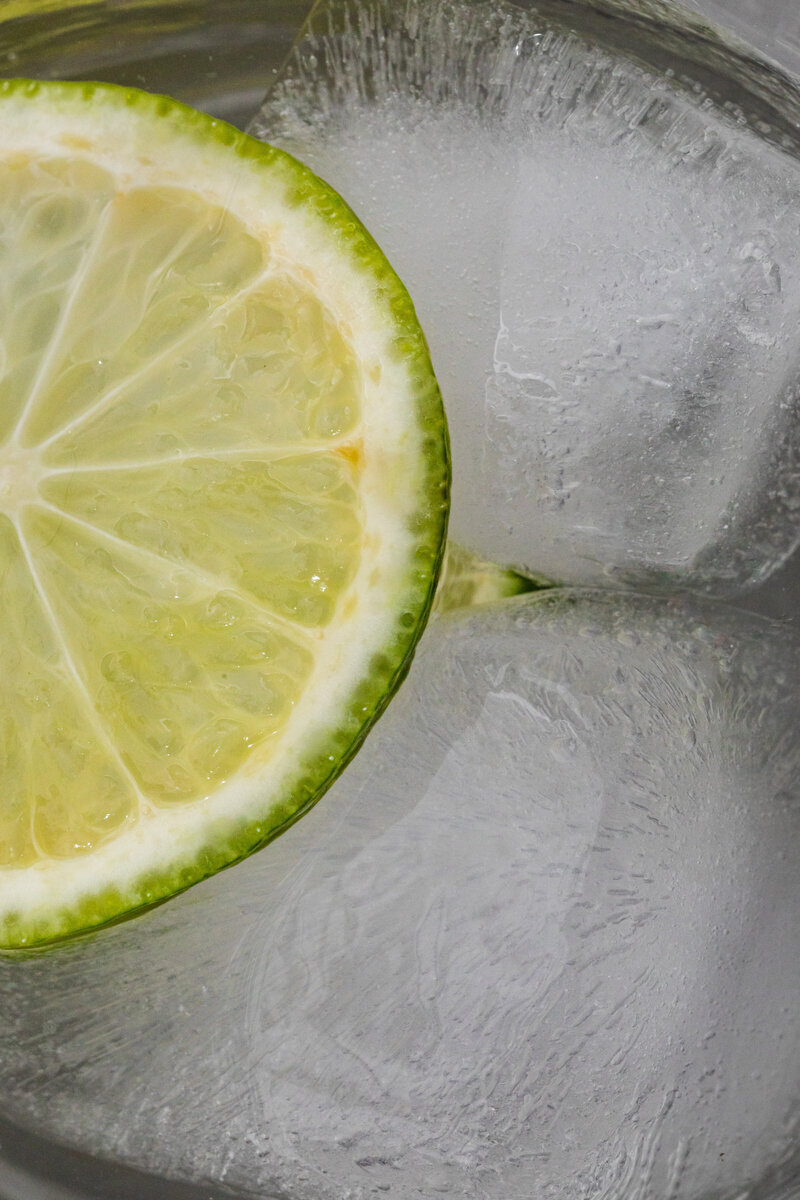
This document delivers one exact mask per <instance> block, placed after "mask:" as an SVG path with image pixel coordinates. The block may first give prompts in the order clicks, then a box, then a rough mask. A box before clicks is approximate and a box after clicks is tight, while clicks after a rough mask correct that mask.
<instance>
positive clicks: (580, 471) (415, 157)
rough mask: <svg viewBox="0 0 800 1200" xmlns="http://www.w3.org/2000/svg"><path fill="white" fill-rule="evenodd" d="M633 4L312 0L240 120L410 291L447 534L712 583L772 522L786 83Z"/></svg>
mask: <svg viewBox="0 0 800 1200" xmlns="http://www.w3.org/2000/svg"><path fill="white" fill-rule="evenodd" d="M612 7H613V6H612ZM623 9H624V6H623ZM646 11H647V6H644V7H642V6H639V5H637V6H635V9H634V15H635V14H638V16H636V18H635V20H632V21H631V22H628V23H627V24H626V22H625V20H624V19H623V18H622V17H619V16H618V17H617V18H613V17H611V16H608V15H607V16H606V17H605V18H598V17H597V13H596V11H595V12H594V15H593V16H592V15H591V12H590V11H589V9H588V8H585V7H584V6H581V5H575V4H558V3H555V2H550V3H547V4H542V5H541V6H536V7H535V8H534V7H533V6H531V7H530V11H523V9H522V8H518V7H516V6H514V5H510V4H502V3H500V4H498V3H484V2H481V0H475V2H468V0H431V2H429V3H425V4H422V3H418V2H414V0H400V2H397V0H366V3H359V4H358V5H354V4H351V3H349V2H348V0H329V2H328V3H322V4H321V5H318V6H317V8H316V9H315V12H314V16H313V18H312V21H311V23H310V25H309V27H308V29H307V31H306V35H305V37H304V38H302V39H301V40H300V42H299V44H298V46H297V47H296V49H295V52H294V54H293V56H292V57H291V58H290V60H289V62H288V64H287V66H286V67H285V69H284V72H283V75H282V77H281V78H280V79H279V80H278V82H277V84H276V85H275V86H274V88H273V89H272V91H271V93H270V95H269V96H268V98H267V102H266V104H265V106H264V108H263V110H262V112H261V114H260V116H259V117H258V118H257V121H256V124H255V127H254V128H255V131H256V132H257V133H259V135H260V136H263V137H265V138H267V139H268V140H270V141H273V142H276V143H277V144H279V145H282V146H284V147H285V148H286V149H288V150H290V151H291V152H293V153H295V154H296V155H297V156H298V157H300V158H302V159H303V160H304V161H306V162H307V163H308V164H309V165H310V166H311V167H312V168H313V169H314V170H315V171H317V172H318V173H319V174H321V175H322V176H323V177H324V178H326V179H328V180H329V182H330V183H331V184H332V185H333V186H334V187H335V188H336V189H337V190H338V191H340V192H341V194H342V195H343V196H344V197H345V199H346V200H347V201H348V202H349V203H350V204H352V206H353V207H354V208H355V210H356V211H357V212H358V214H359V215H360V216H361V217H362V219H363V220H364V222H365V223H366V225H367V226H368V228H369V229H370V230H371V231H372V233H373V234H374V235H375V237H376V238H377V240H378V242H379V243H380V244H381V245H382V247H383V248H384V250H385V251H386V252H387V254H388V256H389V258H390V260H391V261H392V262H393V264H394V265H395V267H396V269H397V271H398V273H399V274H400V276H401V278H402V279H403V280H404V282H405V283H406V285H407V286H408V288H409V290H410V292H411V294H412V297H413V299H414V301H415V304H416V306H417V309H418V312H419V315H420V318H421V320H422V324H423V327H424V328H425V330H426V333H427V336H428V339H429V342H430V345H431V351H432V356H433V360H434V366H435V367H436V370H437V374H438V377H439V380H440V383H441V386H442V390H443V393H444V397H445V402H446V406H447V410H448V414H449V419H450V426H451V437H452V444H453V459H454V488H453V512H452V520H451V533H452V536H453V537H454V538H455V539H456V540H458V541H460V542H462V543H464V544H466V545H468V546H469V547H470V548H471V549H473V550H475V551H476V552H478V553H480V554H482V555H484V556H486V557H490V558H495V559H497V560H501V561H504V562H507V563H509V564H513V565H515V566H517V567H520V568H522V569H528V570H532V571H535V572H538V573H541V574H544V575H549V576H551V577H552V578H555V579H558V580H562V581H571V582H578V583H608V582H609V579H610V578H615V577H616V578H618V579H619V578H623V579H625V580H639V581H642V580H646V581H651V580H662V579H672V580H673V581H674V580H677V581H678V582H680V583H688V584H692V585H698V586H701V587H706V588H711V589H714V590H718V591H722V592H725V591H735V590H737V589H738V588H740V587H741V586H742V585H744V584H747V583H751V582H754V581H757V580H759V579H761V578H763V577H765V576H766V575H767V574H769V572H770V571H771V570H772V569H773V568H774V567H775V566H776V565H777V564H779V563H780V562H781V561H782V560H783V559H784V558H785V557H786V556H787V555H788V554H789V553H790V552H791V550H792V548H793V547H794V546H795V545H796V544H797V542H798V538H799V537H800V434H798V428H800V422H798V367H799V365H800V219H798V206H797V196H798V189H799V188H800V159H799V158H798V155H797V147H796V146H791V147H790V145H789V143H788V141H787V135H782V134H780V132H779V130H778V126H779V125H780V112H781V104H782V103H783V101H784V100H785V101H786V111H787V112H788V111H789V110H790V108H791V105H790V100H791V99H792V97H794V101H795V103H796V101H797V97H796V94H795V93H792V90H791V87H790V85H789V84H788V83H786V82H785V81H782V80H781V79H780V77H777V76H776V77H775V79H774V81H773V91H774V101H775V111H774V113H773V114H772V115H773V118H774V122H775V127H774V128H771V127H769V125H768V123H767V121H766V119H765V117H764V114H763V112H761V110H760V109H759V113H760V115H754V114H755V113H756V109H758V106H759V104H760V103H761V101H760V100H758V98H757V96H756V91H757V89H756V87H755V84H753V90H752V94H751V93H750V92H748V90H747V84H748V81H750V79H751V75H750V74H749V73H748V72H751V73H752V72H753V71H755V68H754V67H753V68H751V67H750V66H748V65H747V64H746V63H744V62H743V61H742V60H741V59H740V58H738V57H737V55H736V53H735V52H734V51H733V50H730V51H727V50H726V49H725V47H724V45H723V44H722V43H720V44H719V45H713V43H709V38H708V37H707V36H706V37H705V39H704V41H703V42H702V43H699V44H701V46H704V47H705V50H704V52H705V54H706V58H707V61H704V62H703V64H702V65H700V64H698V63H695V64H694V67H693V65H692V63H691V62H688V63H687V62H686V61H683V60H681V59H680V57H679V55H678V51H676V50H675V46H676V45H678V47H679V49H683V50H685V49H686V48H687V46H691V45H692V43H691V40H690V38H689V37H684V39H683V42H682V43H681V42H679V41H678V42H676V40H675V39H676V38H678V39H679V38H680V34H679V33H676V31H675V29H674V28H671V27H670V26H669V24H668V22H667V21H666V18H664V20H662V21H661V22H660V23H659V22H656V23H654V24H652V27H649V26H648V24H647V22H646V21H645V20H644V18H643V17H642V15H641V14H642V12H646ZM587 13H588V14H589V15H588V16H587ZM581 22H583V24H581ZM579 27H580V28H579ZM576 29H577V30H578V31H576ZM626 39H627V41H626ZM648 39H649V40H648ZM670 53H672V55H673V57H672V58H670ZM676 55H678V56H677V57H676ZM712 60H713V63H714V67H713V70H715V71H716V72H717V74H716V75H714V74H713V70H712V69H711V67H710V65H709V64H711V63H712ZM693 69H694V75H692V71H693ZM753 77H755V76H753ZM719 88H722V89H727V91H724V92H722V93H720V94H717V91H715V89H719ZM782 89H783V90H782ZM748 102H749V103H750V111H746V110H745V107H746V105H747V103H748ZM743 106H745V107H743ZM762 107H763V105H762ZM782 139H783V140H782Z"/></svg>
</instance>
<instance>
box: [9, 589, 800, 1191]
mask: <svg viewBox="0 0 800 1200" xmlns="http://www.w3.org/2000/svg"><path fill="white" fill-rule="evenodd" d="M799 674H800V648H799V647H798V644H797V642H796V640H794V639H793V638H792V636H791V635H789V634H788V633H787V632H786V630H785V629H783V628H781V627H779V626H776V625H772V624H770V623H768V622H765V621H761V620H759V619H758V618H755V617H747V616H744V615H737V614H735V613H733V612H728V611H726V610H724V609H718V610H717V611H716V612H702V611H697V610H694V609H691V608H688V607H687V606H686V605H684V604H681V603H678V602H675V601H673V602H671V603H669V604H664V605H663V606H661V605H655V604H653V603H652V602H647V601H642V600H640V599H637V598H634V597H630V598H627V599H624V598H619V597H614V596H613V595H610V594H605V596H603V595H602V594H598V595H596V596H595V597H594V598H591V597H590V598H585V597H584V598H580V597H578V598H576V597H575V596H572V597H570V596H569V594H567V595H566V596H563V597H558V596H555V597H553V596H552V595H551V597H549V598H548V597H546V596H544V597H541V598H530V597H526V598H524V599H519V600H516V601H508V602H505V603H504V604H502V605H499V606H497V607H496V608H494V610H492V611H489V610H483V611H476V612H474V613H472V614H470V613H466V614H465V613H462V614H460V615H457V616H452V617H447V618H441V619H438V620H436V621H434V622H433V623H432V625H431V627H430V628H429V630H428V632H427V633H426V635H425V637H424V639H423V643H422V646H421V649H420V652H419V654H418V657H417V660H416V662H415V664H414V666H413V668H412V671H411V675H410V677H409V680H408V682H407V683H406V684H405V685H404V687H403V688H402V689H401V692H400V694H399V696H398V697H397V699H396V700H395V702H394V703H393V704H392V705H391V706H390V708H389V710H388V712H387V714H386V715H385V717H384V718H383V719H382V721H381V722H380V723H379V725H378V727H377V728H376V730H375V731H374V733H373V734H372V735H371V737H370V739H369V740H368V742H367V744H366V746H365V747H364V749H363V751H362V752H361V754H360V755H359V757H358V758H357V759H356V760H355V762H354V763H353V764H351V766H350V767H349V768H348V769H347V771H346V772H345V774H344V775H343V776H342V777H341V779H340V780H339V781H338V782H337V784H336V785H335V786H334V788H333V790H332V791H331V793H330V794H329V795H328V796H327V797H326V798H325V799H324V800H323V801H322V802H321V803H320V805H319V806H318V807H317V808H316V809H315V810H314V811H313V812H312V813H311V814H310V815H309V816H308V817H307V818H305V819H304V820H303V821H302V822H301V823H300V824H299V825H297V826H295V827H294V828H292V829H291V830H289V831H288V832H287V834H286V835H285V836H284V837H282V838H281V839H279V840H278V841H277V842H276V843H275V844H274V845H273V846H272V847H270V848H269V850H267V851H266V852H264V853H263V854H261V855H258V856H256V857H255V858H253V859H251V860H249V861H248V862H246V863H243V864H241V865H240V866H239V867H237V868H235V869H234V870H233V871H231V872H225V873H223V874H222V875H220V876H217V877H216V878H215V879H213V880H210V881H209V882H208V883H207V884H204V885H202V886H201V887H200V888H197V889H195V890H193V891H192V892H190V893H187V894H186V895H185V896H183V897H179V898H178V899H177V900H176V901H175V902H173V903H171V904H169V905H167V906H166V907H165V908H163V909H161V910H159V911H156V912H154V913H151V914H149V915H147V916H145V917H142V918H140V919H138V920H136V921H134V922H133V923H131V924H129V925H127V926H122V927H119V928H117V929H113V930H109V931H107V932H106V933H104V934H102V935H100V936H98V937H96V938H95V939H93V940H91V941H89V942H87V943H86V944H83V945H75V946H72V947H67V948H63V949H60V950H57V951H54V952H51V953H48V954H47V955H45V956H41V957H38V958H32V959H30V960H27V961H14V962H10V963H9V962H4V961H1V960H0V1012H1V1014H2V1019H0V1095H2V1097H3V1100H2V1109H3V1110H4V1111H5V1112H6V1114H8V1115H10V1116H12V1117H13V1118H14V1119H16V1120H17V1121H22V1122H25V1123H29V1124H33V1125H34V1126H35V1127H36V1128H37V1129H39V1130H40V1131H43V1132H45V1133H47V1134H49V1135H50V1136H51V1137H55V1138H58V1139H61V1140H64V1141H66V1142H67V1143H69V1144H72V1145H80V1146H82V1147H84V1148H85V1149H88V1150H90V1151H92V1152H94V1153H96V1154H99V1155H105V1156H109V1157H113V1158H117V1159H123V1160H126V1161H128V1162H131V1163H134V1164H136V1165H138V1166H139V1167H143V1168H146V1169H148V1170H150V1171H153V1172H156V1173H158V1174H161V1175H163V1176H172V1177H176V1178H184V1179H193V1180H198V1181H207V1182H208V1184H209V1186H211V1184H213V1183H224V1184H226V1185H228V1186H230V1187H231V1188H233V1189H238V1192H237V1194H239V1192H240V1193H241V1194H242V1195H243V1196H251V1197H255V1196H257V1197H259V1198H260V1200H268V1198H269V1197H283V1198H284V1200H367V1198H372V1197H374V1196H379V1195H384V1194H386V1195H388V1196H391V1197H395V1198H397V1200H412V1198H413V1200H418V1197H420V1196H422V1197H425V1198H426V1200H427V1198H431V1200H432V1198H434V1197H436V1196H438V1195H452V1196H454V1197H458V1200H462V1198H464V1200H473V1198H474V1200H478V1198H480V1200H533V1198H535V1200H540V1198H541V1200H556V1198H558V1200H589V1198H591V1200H599V1198H601V1197H602V1198H603V1200H709V1198H710V1197H713V1198H714V1200H743V1198H744V1197H748V1198H752V1200H756V1198H758V1200H779V1198H780V1200H785V1198H786V1197H788V1195H789V1191H788V1190H787V1185H786V1180H787V1179H789V1178H792V1177H794V1178H795V1181H796V1178H797V1175H796V1174H795V1175H794V1176H792V1171H793V1170H794V1171H796V1169H797V1167H798V1165H799V1164H798V1162H797V1161H796V1160H794V1162H793V1160H792V1153H793V1147H795V1148H796V1145H797V1134H798V1131H799V1130H800V1086H799V1085H800V1054H799V1052H798V1046H799V1042H798V1035H799V1034H800V1029H798V1020H799V1019H800V1013H799V1012H798V1007H797V995H798V991H799V990H800V954H798V933H797V931H798V927H800V837H798V834H800V828H799V826H800V790H799V789H800V784H798V780H799V779H800V771H799V770H798V768H800V761H798V760H800V746H799V745H798V740H797V737H796V728H797V718H798V711H797V695H798V682H799V680H798V675H799Z"/></svg>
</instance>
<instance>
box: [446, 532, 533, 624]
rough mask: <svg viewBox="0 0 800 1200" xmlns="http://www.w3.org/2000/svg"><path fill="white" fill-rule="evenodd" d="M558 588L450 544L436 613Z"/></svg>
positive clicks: (453, 543) (448, 544)
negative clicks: (544, 589)
mask: <svg viewBox="0 0 800 1200" xmlns="http://www.w3.org/2000/svg"><path fill="white" fill-rule="evenodd" d="M555 586H556V585H555V584H554V583H552V582H551V581H550V580H549V579H545V578H544V576H539V575H523V574H522V573H521V572H520V571H515V570H514V568H513V567H502V566H500V565H499V564H498V563H493V562H487V561H486V559H483V558H480V557H479V556H478V555H477V554H473V552H472V551H471V550H467V549H466V547H464V546H459V545H458V544H457V543H456V542H448V543H447V548H446V551H445V556H444V563H443V564H442V571H441V575H440V576H439V586H438V588H437V589H436V598H435V600H434V604H433V611H434V612H435V613H445V612H450V611H451V609H454V608H468V607H470V606H471V605H473V604H491V603H493V602H494V601H495V600H507V599H508V598H509V597H510V596H521V595H524V594H525V593H526V592H537V591H540V590H541V589H543V588H551V587H555Z"/></svg>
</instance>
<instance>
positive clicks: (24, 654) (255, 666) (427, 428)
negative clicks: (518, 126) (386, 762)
mask: <svg viewBox="0 0 800 1200" xmlns="http://www.w3.org/2000/svg"><path fill="white" fill-rule="evenodd" d="M0 128H1V129H2V135H0V264H2V271H0V330H1V331H2V345H1V347H0V349H1V351H2V354H1V356H0V547H1V551H0V553H1V554H2V564H3V566H2V570H3V586H2V591H0V605H2V621H1V622H0V654H1V655H2V662H3V671H2V676H1V677H0V689H1V691H0V705H1V706H2V707H1V710H0V711H1V712H2V722H3V731H2V732H3V736H2V751H1V753H2V761H1V762H0V778H1V779H2V800H1V801H0V946H2V947H4V948H18V947H24V946H31V945H38V944H42V943H47V942H49V941H52V940H54V939H57V938H62V937H65V936H68V935H72V934H75V933H77V932H80V931H83V930H86V929H89V928H92V927H95V926H98V925H102V924H105V923H108V922H110V921H113V920H116V919H119V918H120V917H121V916H123V915H125V914H129V913H131V912H133V911H136V910H139V909H141V908H143V907H147V906H149V905H152V904H154V903H156V902H158V901H160V900H162V899H164V898H166V897H167V896H169V895H172V894H173V893H175V892H177V891H180V890H183V889H184V888H186V887H188V886H190V885H191V884H194V883H196V882H198V881H199V880H201V879H203V878H204V877H206V876H208V875H210V874H212V873H213V872H215V871H217V870H219V869H220V868H222V867H225V866H227V865H229V864H231V863H232V862H234V861H236V860H237V859H240V858H242V857H243V856H245V855H247V854H249V853H250V852H251V851H253V850H254V849H256V848H258V847H259V846H262V845H263V844H265V843H266V842H267V841H269V840H270V839H271V838H272V837H274V836H275V835H276V833H278V832H280V831H281V830H282V829H283V828H285V827H286V826H287V825H288V824H289V823H291V822H292V821H293V820H295V819H296V818H297V817H298V816H299V815H301V814H302V813H303V812H304V811H305V810H306V809H307V808H308V807H309V806H310V805H311V804H313V803H314V801H315V800H316V799H317V798H318V797H319V795H320V794H321V793H322V791H324V789H325V788H326V787H327V786H328V784H330V783H331V782H332V780H333V779H334V778H335V776H336V775H337V774H338V772H339V771H340V770H341V768H342V767H343V765H344V764H345V763H346V762H347V760H348V759H349V757H350V756H351V755H352V754H353V753H354V751H355V750H356V748H357V747H358V745H359V744H360V742H361V740H362V739H363V737H364V736H365V733H366V732H367V730H368V728H369V726H370V724H371V723H372V722H373V721H374V720H375V718H376V717H377V716H378V715H379V713H380V712H381V710H382V708H383V707H384V705H385V703H386V702H387V700H388V698H389V697H390V696H391V694H392V692H393V691H394V690H395V689H396V688H397V686H398V685H399V682H400V681H401V679H402V677H403V675H404V673H405V671H406V670H407V667H408V663H409V660H410V655H411V653H412V651H413V648H414V646H415V644H416V641H417V639H418V637H419V635H420V632H421V630H422V628H423V626H424V623H425V619H426V617H427V614H428V611H429V609H430V605H431V603H432V598H433V594H434V589H435V586H436V580H437V574H438V570H439V565H440V561H441V557H442V553H443V546H444V537H445V529H446V519H447V504H448V485H449V459H448V445H447V432H446V426H445V419H444V414H443V411H442V406H441V400H440V396H439V391H438V388H437V385H436V381H435V378H434V375H433V372H432V369H431V365H430V360H429V357H428V351H427V347H426V344H425V340H424V337H423V334H422V332H421V330H420V328H419V325H418V323H417V320H416V317H415V314H414V310H413V306H412V304H411V301H410V299H409V297H408V295H407V293H406V292H405V290H404V288H403V286H402V284H401V283H400V282H399V280H398V279H397V277H396V276H395V274H394V273H393V271H392V269H391V267H390V266H389V264H388V263H387V262H386V260H385V258H384V257H383V255H382V254H381V252H380V250H379V249H378V247H377V246H376V244H375V243H374V242H373V240H372V239H371V238H370V236H369V235H368V234H367V233H366V231H365V230H364V228H363V227H362V226H361V225H360V223H359V222H358V221H357V219H356V218H355V217H354V216H353V214H352V212H351V211H350V210H349V209H348V208H347V206H346V205H345V204H344V202H343V201H342V200H341V199H340V198H339V196H337V195H336V194H335V193H334V192H333V191H332V190H331V189H330V188H328V187H327V185H325V184H324V183H323V182H322V181H320V180H319V179H317V178H316V177H315V176H314V175H312V174H311V173H310V172H309V171H308V170H307V169H306V168H305V167H303V166H302V165H301V164H300V163H298V162H296V161H295V160H294V159H292V158H291V157H289V156H288V155H287V154H285V153H283V152H281V151H279V150H276V149H274V148H272V147H270V146H267V145H264V144H263V143H260V142H257V141H255V140H253V139H251V138H249V137H247V136H246V135H244V134H241V133H239V132H238V131H236V130H234V129H232V128H231V127H230V126H227V125H225V124H224V123H222V122H219V121H215V120H212V119H211V118H209V117H206V116H203V115H201V114H199V113H196V112H194V111H192V110H191V109H188V108H186V107H184V106H182V105H180V104H178V103H176V102H174V101H171V100H167V99H165V98H162V97H156V96H152V95H148V94H145V93H142V92H137V91H134V90H128V89H122V88H117V87H112V86H106V85H99V84H62V83H46V84H43V83H32V82H30V81H23V80H18V81H11V82H6V83H3V84H1V85H0Z"/></svg>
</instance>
